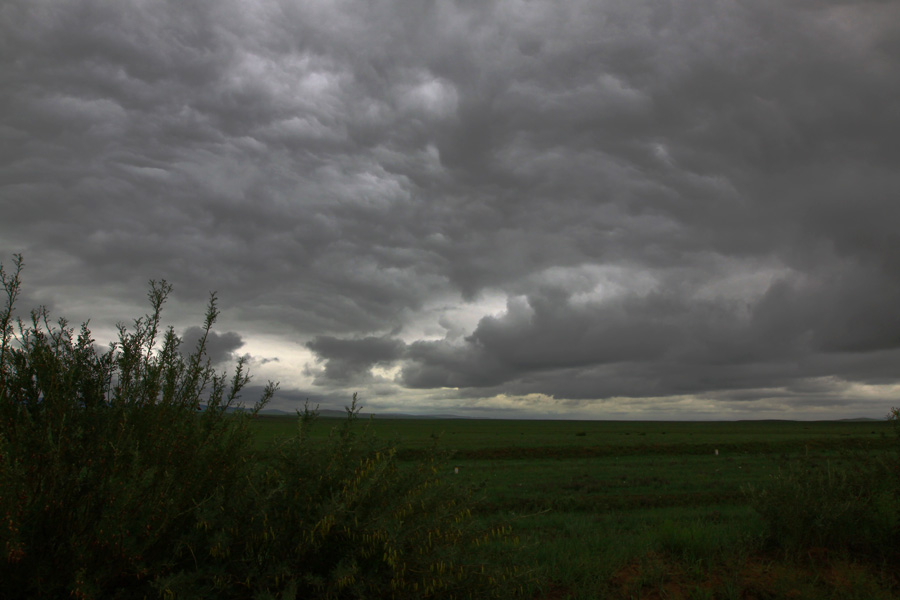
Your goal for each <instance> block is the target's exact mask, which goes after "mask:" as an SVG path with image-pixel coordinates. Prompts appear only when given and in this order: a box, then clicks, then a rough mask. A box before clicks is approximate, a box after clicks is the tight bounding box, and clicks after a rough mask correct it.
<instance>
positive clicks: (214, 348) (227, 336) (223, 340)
mask: <svg viewBox="0 0 900 600" xmlns="http://www.w3.org/2000/svg"><path fill="white" fill-rule="evenodd" d="M203 333H204V332H203V328H202V327H197V326H194V327H188V328H187V329H186V330H185V331H184V333H183V334H182V335H181V351H182V352H184V353H185V354H191V353H193V352H194V351H195V350H196V349H197V344H198V343H199V342H200V339H201V338H202V337H203ZM243 345H244V340H243V339H242V338H241V336H240V334H238V333H235V332H234V331H227V332H225V333H218V332H216V331H210V332H209V333H208V334H207V336H206V346H205V349H206V356H207V358H208V359H209V361H210V363H212V364H221V363H224V362H230V361H233V360H235V357H236V356H235V352H236V351H237V349H238V348H240V347H241V346H243Z"/></svg>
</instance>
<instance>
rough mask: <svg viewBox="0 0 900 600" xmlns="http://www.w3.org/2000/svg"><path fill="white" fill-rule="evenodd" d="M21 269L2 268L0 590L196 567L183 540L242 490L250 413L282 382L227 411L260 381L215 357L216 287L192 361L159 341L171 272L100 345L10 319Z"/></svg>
mask: <svg viewBox="0 0 900 600" xmlns="http://www.w3.org/2000/svg"><path fill="white" fill-rule="evenodd" d="M21 271H22V259H21V257H19V256H17V257H16V261H15V270H14V271H13V272H12V273H7V272H5V271H3V270H2V267H0V276H2V283H3V289H4V292H5V295H6V302H5V305H4V307H3V309H2V312H0V331H2V342H0V514H2V515H3V519H4V523H3V525H2V526H0V551H2V552H3V553H4V556H3V560H0V596H2V597H4V598H15V597H64V596H69V595H72V596H75V597H112V596H113V595H114V593H115V592H116V591H118V592H120V593H121V591H122V590H129V592H130V593H136V592H139V591H149V587H148V586H149V582H150V581H151V580H153V579H154V578H158V577H160V576H161V575H162V574H165V573H169V572H175V571H178V570H180V569H185V568H187V567H189V566H190V565H191V564H192V563H193V557H192V556H191V555H190V552H189V551H190V548H187V547H185V546H184V545H183V544H182V543H181V539H182V537H183V532H184V531H187V530H190V529H191V527H192V526H193V525H194V523H195V521H196V512H197V510H198V507H207V506H215V507H217V508H218V509H222V510H225V509H227V508H228V505H229V503H230V502H231V501H232V498H233V497H234V496H233V494H234V492H235V491H236V490H238V489H240V488H241V487H242V486H243V483H244V480H245V477H246V472H247V465H246V464H245V463H244V461H242V460H241V459H240V457H241V452H242V450H243V449H244V448H246V447H247V442H248V435H249V431H248V429H247V422H248V419H249V418H250V417H251V416H252V415H253V414H255V412H256V411H257V410H259V408H260V407H261V406H263V405H264V404H265V402H266V401H267V400H268V399H269V398H270V397H271V395H272V393H274V391H275V385H274V384H271V383H270V384H269V385H268V386H267V387H266V389H265V392H264V394H263V396H262V398H261V399H260V400H259V402H258V403H257V404H256V406H255V407H254V409H253V410H251V411H248V412H247V413H245V414H240V415H230V414H228V409H229V408H230V407H231V406H232V405H234V404H235V402H236V401H237V400H238V398H239V394H240V391H241V389H242V388H243V387H244V386H245V385H246V384H247V382H248V381H249V377H248V376H247V374H246V373H245V364H244V361H243V360H241V361H238V364H237V367H236V369H235V372H234V375H233V377H232V378H231V380H230V382H229V381H227V378H226V375H225V374H224V373H223V374H217V373H216V372H215V371H214V370H213V369H212V367H211V365H210V364H209V361H208V360H206V359H205V356H206V338H207V335H208V333H209V331H210V328H211V327H212V324H213V323H214V322H215V320H216V317H217V315H218V311H217V309H216V298H215V295H212V296H211V298H210V302H209V305H208V308H207V313H206V320H205V327H204V335H203V336H202V337H201V339H200V340H199V342H198V344H197V347H196V348H195V349H194V351H193V353H192V354H191V355H190V356H188V357H183V356H182V354H181V352H180V348H179V346H180V344H181V340H180V339H179V337H178V336H177V335H176V334H175V332H174V330H173V329H172V328H169V329H168V330H166V331H165V332H164V333H163V334H162V336H161V337H162V340H161V342H160V340H159V337H160V314H161V310H162V306H163V304H164V303H165V301H166V298H167V295H168V294H169V292H170V290H171V286H169V285H168V284H167V283H166V282H164V281H163V282H160V283H156V282H151V284H150V292H149V299H150V304H151V306H152V311H151V313H150V314H149V315H147V316H145V317H143V318H141V319H138V320H136V321H135V322H134V325H133V330H132V331H129V330H128V329H127V328H126V327H124V326H121V325H120V326H119V340H118V342H117V343H116V344H113V345H111V347H110V348H109V349H108V350H107V351H106V352H98V351H96V349H95V347H94V340H93V339H92V337H91V332H90V330H89V329H88V327H87V324H85V325H83V326H82V327H81V330H80V333H78V334H77V335H76V334H75V331H74V329H73V328H71V327H69V326H68V323H67V322H66V321H65V320H64V319H59V320H58V321H57V322H56V323H53V322H51V320H50V317H49V315H48V314H47V311H46V310H45V309H43V308H41V309H37V310H34V311H32V312H31V317H30V320H28V321H24V322H23V321H21V320H18V319H14V318H13V308H14V304H15V300H16V298H17V296H18V294H19V290H20V285H21V280H20V276H21Z"/></svg>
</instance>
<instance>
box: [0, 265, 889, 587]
mask: <svg viewBox="0 0 900 600" xmlns="http://www.w3.org/2000/svg"><path fill="white" fill-rule="evenodd" d="M21 267H22V263H21V259H19V258H17V260H16V262H15V269H14V270H13V271H12V272H11V273H7V272H6V271H3V270H2V269H0V276H2V277H0V279H2V284H3V291H4V292H5V303H4V304H3V305H2V307H0V332H2V340H0V553H2V556H0V597H2V598H13V599H14V598H63V597H76V598H236V599H237V598H240V599H244V598H247V599H249V598H259V599H263V598H398V599H402V598H452V597H456V598H490V597H494V598H512V597H525V598H547V599H556V598H585V599H587V598H696V599H700V598H722V599H726V598H742V599H750V598H810V599H812V598H816V599H818V598H848V599H849V598H866V599H875V598H893V597H897V596H898V592H900V582H898V580H897V575H896V573H897V572H898V571H900V569H898V567H900V556H898V550H897V548H898V547H900V544H898V542H900V536H898V520H900V501H898V497H900V492H898V490H900V468H898V465H900V459H898V456H897V449H898V440H900V437H898V436H897V435H896V434H895V432H894V431H892V425H896V423H897V417H898V415H897V412H896V411H895V412H894V415H893V421H894V423H893V424H892V423H888V422H864V423H787V422H749V423H585V422H559V421H550V422H534V421H468V420H431V421H428V420H392V419H380V418H375V419H371V420H363V419H360V418H358V415H357V413H358V409H359V407H358V406H357V404H356V401H355V398H354V399H353V400H352V401H351V403H350V406H349V407H348V408H347V414H346V416H345V418H343V419H337V420H332V419H320V418H318V416H317V414H316V411H315V410H309V408H308V407H306V408H304V410H303V411H301V412H300V413H299V414H298V416H297V417H289V418H281V417H267V416H263V415H260V414H259V410H260V409H261V408H262V407H263V406H264V405H265V404H266V403H267V402H268V400H269V398H271V396H272V395H273V394H274V393H275V391H276V387H277V386H276V385H275V384H272V383H270V384H269V385H267V386H266V388H265V391H264V393H263V395H262V397H261V398H259V399H258V400H257V402H256V403H255V404H254V405H253V407H252V408H247V409H245V410H240V411H234V410H232V409H233V408H234V407H236V406H238V405H239V403H240V396H241V392H242V390H243V389H244V388H245V386H246V385H247V383H248V382H249V376H248V375H247V373H246V369H245V367H246V365H245V363H244V361H238V364H237V366H236V368H235V371H234V373H233V374H232V375H231V376H227V375H226V374H225V373H217V372H216V371H215V370H214V369H213V368H212V366H211V365H210V363H209V361H208V360H207V358H206V346H205V345H206V335H204V336H202V337H201V339H200V341H199V342H198V344H197V346H196V347H195V348H193V349H187V350H185V349H182V348H181V344H182V342H181V339H180V338H179V337H178V335H176V333H175V331H174V330H173V329H172V328H168V329H163V328H162V326H161V311H162V307H163V305H164V303H165V301H166V298H167V296H168V294H169V292H170V290H171V288H170V287H169V286H168V285H167V284H166V283H165V282H161V283H154V282H151V286H150V292H149V300H150V306H151V310H150V312H149V314H148V315H146V316H144V317H142V318H140V319H137V320H136V321H135V322H134V323H133V324H132V327H131V328H130V329H128V328H126V327H124V326H121V327H120V330H119V339H118V342H117V343H116V344H113V345H112V346H111V347H110V348H109V349H107V350H105V351H101V350H98V349H97V348H96V347H95V344H94V341H93V339H92V338H91V334H90V331H89V330H88V328H87V326H86V325H85V326H83V327H82V328H81V330H80V332H79V333H77V334H76V332H75V330H74V329H72V328H71V327H69V325H68V324H67V323H66V322H65V321H64V320H58V321H55V322H54V321H52V320H51V319H50V317H49V315H48V314H47V313H46V311H44V310H42V309H38V310H36V311H33V312H32V313H31V316H30V319H25V320H20V319H18V318H16V317H15V316H14V306H15V301H16V298H17V296H18V293H19V290H20V286H21V281H20V275H21ZM217 315H218V310H217V307H216V298H215V296H214V295H213V296H211V299H210V303H209V305H208V307H207V312H206V318H205V322H204V331H205V332H206V334H208V333H209V331H210V330H211V328H212V325H213V324H214V322H215V320H216V317H217Z"/></svg>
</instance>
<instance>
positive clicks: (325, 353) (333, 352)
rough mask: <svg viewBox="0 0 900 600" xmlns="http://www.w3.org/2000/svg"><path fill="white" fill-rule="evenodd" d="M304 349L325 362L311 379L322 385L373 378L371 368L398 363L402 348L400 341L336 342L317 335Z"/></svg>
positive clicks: (382, 339)
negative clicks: (313, 378) (320, 371)
mask: <svg viewBox="0 0 900 600" xmlns="http://www.w3.org/2000/svg"><path fill="white" fill-rule="evenodd" d="M306 346H307V347H308V348H309V349H310V350H312V351H313V352H315V353H316V355H317V356H318V357H319V359H320V360H322V361H325V368H324V369H323V371H322V373H321V375H319V376H318V377H317V378H316V379H315V380H314V382H315V383H317V384H322V385H327V384H329V383H340V384H344V385H346V384H348V383H360V382H366V381H367V380H369V379H371V378H372V374H371V369H372V367H374V366H376V365H388V364H391V363H393V362H395V361H397V360H398V359H399V358H400V357H401V356H402V355H403V353H404V349H405V348H404V344H403V342H401V341H400V340H396V339H391V338H376V337H366V338H362V339H338V338H335V337H330V336H318V337H315V338H313V340H312V341H310V342H308V343H307V344H306Z"/></svg>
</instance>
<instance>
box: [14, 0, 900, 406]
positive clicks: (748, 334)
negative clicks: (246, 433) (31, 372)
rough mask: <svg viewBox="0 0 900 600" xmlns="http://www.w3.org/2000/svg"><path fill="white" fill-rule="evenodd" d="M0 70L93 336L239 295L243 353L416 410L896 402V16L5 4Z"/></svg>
mask: <svg viewBox="0 0 900 600" xmlns="http://www.w3.org/2000/svg"><path fill="white" fill-rule="evenodd" d="M0 56H2V57H3V58H2V59H0V90H2V91H0V139H2V140H3V142H4V143H3V144H0V186H2V194H0V214H2V215H3V218H2V219H0V251H2V253H3V256H5V257H8V256H9V255H10V254H11V253H12V252H23V253H24V254H25V258H26V262H27V263H28V271H27V272H26V274H27V277H26V281H27V285H28V286H29V291H28V293H29V298H34V299H36V300H37V301H39V302H42V303H44V304H49V305H51V306H52V307H53V308H54V309H59V310H60V311H62V312H64V314H67V315H68V316H71V317H73V318H87V317H92V318H93V319H94V323H96V322H97V321H100V320H104V319H106V318H109V320H110V321H112V322H115V321H116V320H127V319H128V318H130V317H133V316H135V314H136V313H135V310H137V311H140V310H142V308H141V307H142V302H143V298H144V290H145V282H146V280H147V279H149V278H161V277H165V278H166V279H168V280H169V281H170V282H172V283H173V284H174V285H175V296H173V299H172V302H171V306H170V307H169V308H170V313H171V315H172V318H173V319H175V320H176V321H177V322H178V324H179V326H181V327H188V326H189V325H192V324H196V323H197V321H198V317H197V313H198V308H199V307H198V305H199V306H202V303H203V302H204V300H205V298H206V297H207V294H208V292H209V291H210V290H216V291H217V292H218V295H219V297H220V298H221V299H222V302H221V304H222V308H223V317H222V318H223V323H222V326H223V327H224V328H225V329H226V330H227V331H228V333H224V334H222V335H221V337H220V338H217V339H216V341H217V343H218V342H221V344H219V346H217V348H218V350H217V352H219V351H220V354H221V357H222V358H226V357H227V356H229V355H230V354H231V353H232V352H234V351H235V350H236V349H237V348H238V347H240V346H241V345H246V347H245V348H244V350H247V349H248V348H249V352H250V353H251V354H252V355H253V356H258V357H260V358H258V359H257V360H256V363H257V364H256V367H257V369H258V372H259V373H260V374H261V375H263V376H272V377H276V378H280V379H282V380H283V382H285V381H286V382H287V384H288V385H287V386H285V385H284V383H283V388H286V389H289V390H293V391H292V392H291V393H292V394H296V395H298V397H299V396H304V395H310V396H312V397H314V398H323V399H331V398H338V397H342V396H348V395H349V393H350V392H351V391H352V390H359V391H361V392H362V395H363V397H364V398H365V397H367V396H368V397H369V398H371V399H372V400H371V402H372V403H373V404H374V405H375V406H376V407H378V406H381V407H384V408H385V409H392V410H407V411H409V412H416V411H429V410H441V411H447V410H448V409H453V410H456V411H457V412H466V411H470V412H474V411H479V410H495V411H496V412H497V414H501V413H502V411H504V410H507V411H510V412H508V413H504V414H510V415H515V414H535V415H538V414H562V415H565V414H571V415H577V416H584V415H595V416H603V415H607V414H614V415H626V416H646V415H648V414H672V413H673V412H675V411H676V410H677V411H681V412H680V413H679V414H686V415H697V416H706V417H709V416H717V415H719V416H733V415H736V414H741V415H745V414H758V415H765V416H775V415H785V416H823V415H824V416H857V415H859V414H865V415H868V416H881V415H883V414H884V413H885V412H886V408H887V407H888V406H889V405H890V404H891V403H894V404H896V403H897V400H896V399H897V391H898V387H897V386H898V377H900V376H898V373H900V371H898V370H897V365H898V364H900V310H898V306H900V276H898V273H900V233H898V230H897V226H896V224H897V223H898V222H900V202H898V195H900V172H898V170H897V168H896V167H897V164H898V161H900V136H897V135H896V132H897V131H900V109H898V104H897V100H896V98H898V97H900V59H898V58H897V57H898V56H900V6H898V5H897V4H896V3H892V2H878V1H874V0H873V1H847V2H833V1H826V0H804V1H801V2H791V3H783V2H775V1H768V0H764V1H761V2H740V1H736V0H703V1H700V2H689V3H675V2H669V1H667V0H652V1H651V0H647V1H642V0H638V1H635V0H609V1H604V2H593V1H592V2H587V1H578V0H565V1H564V2H561V3H553V4H549V3H533V2H526V1H511V2H484V3H471V2H463V1H458V2H454V1H440V0H438V1H434V2H421V3H408V2H400V1H390V0H379V1H377V2H360V1H357V0H340V1H336V2H314V1H309V2H299V3H298V2H287V1H278V0H259V1H256V2H244V1H240V2H238V1H237V0H220V1H215V2H214V1H201V2H194V3H191V4H190V5H184V6H181V5H179V6H178V7H177V8H172V7H167V6H165V5H162V4H156V3H147V2H141V1H137V0H134V1H130V0H122V1H120V2H116V3H109V2H102V1H99V0H76V1H74V2H59V1H57V0H27V1H26V0H9V1H7V2H5V3H4V4H3V6H2V7H0ZM4 260H6V259H4ZM95 309H98V310H100V311H101V312H102V313H103V314H96V312H95ZM199 316H200V317H202V314H201V315H199ZM262 357H265V358H262ZM217 358H218V355H217ZM275 359H277V360H275ZM286 397H287V396H286ZM517 411H518V412H517ZM592 411H593V412H592ZM754 411H756V412H755V413H754Z"/></svg>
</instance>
